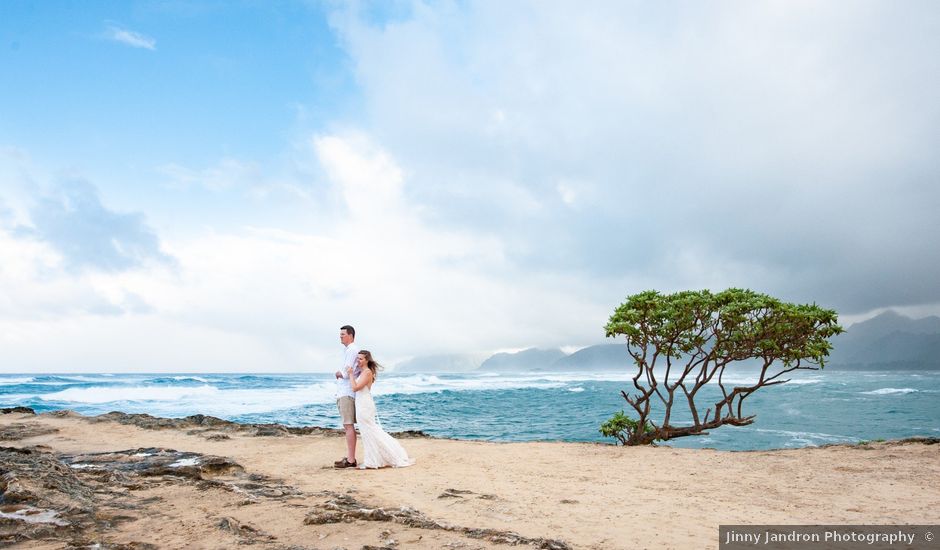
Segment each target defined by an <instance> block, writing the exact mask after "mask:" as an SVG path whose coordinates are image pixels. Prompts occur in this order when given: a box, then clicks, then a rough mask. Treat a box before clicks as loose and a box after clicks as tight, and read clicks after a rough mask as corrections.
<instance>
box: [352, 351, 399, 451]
mask: <svg viewBox="0 0 940 550" xmlns="http://www.w3.org/2000/svg"><path fill="white" fill-rule="evenodd" d="M357 361H358V362H359V370H360V371H361V372H360V374H359V378H356V379H355V380H353V370H352V368H351V367H350V368H348V369H347V371H348V372H349V379H350V380H352V389H353V391H355V392H356V421H357V422H358V424H359V435H360V436H361V437H362V460H360V461H359V468H360V469H362V468H383V467H385V466H393V467H395V468H404V467H405V466H411V465H412V464H414V463H415V461H414V459H411V458H409V457H408V453H407V452H406V451H405V449H404V447H402V446H401V444H400V443H398V442H397V441H395V439H393V438H392V436H390V435H388V434H387V433H385V430H383V429H382V426H381V425H380V424H379V421H378V420H377V419H376V418H375V401H373V400H372V391H371V390H372V384H373V383H375V376H376V374H377V373H378V370H379V368H381V367H380V365H379V364H378V363H376V362H375V360H374V359H372V353H370V352H368V351H366V350H362V351H360V352H359V355H358V357H357Z"/></svg>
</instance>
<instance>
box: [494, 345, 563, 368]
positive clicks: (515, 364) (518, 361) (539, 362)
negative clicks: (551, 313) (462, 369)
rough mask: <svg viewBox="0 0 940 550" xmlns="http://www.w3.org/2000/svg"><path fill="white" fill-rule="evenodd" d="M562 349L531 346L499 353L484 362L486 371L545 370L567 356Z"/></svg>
mask: <svg viewBox="0 0 940 550" xmlns="http://www.w3.org/2000/svg"><path fill="white" fill-rule="evenodd" d="M565 356H566V355H565V352H563V351H561V350H560V349H539V348H529V349H526V350H522V351H519V352H516V353H497V354H495V355H493V356H491V357H490V358H489V359H487V360H486V361H483V364H482V365H480V370H485V371H497V372H498V371H533V370H545V369H546V368H548V367H550V366H551V365H552V364H554V363H555V362H556V361H558V360H559V359H561V358H563V357H565Z"/></svg>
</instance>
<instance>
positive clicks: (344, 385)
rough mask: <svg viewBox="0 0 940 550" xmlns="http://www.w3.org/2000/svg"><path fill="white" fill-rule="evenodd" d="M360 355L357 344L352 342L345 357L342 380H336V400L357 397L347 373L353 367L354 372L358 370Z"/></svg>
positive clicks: (347, 347)
mask: <svg viewBox="0 0 940 550" xmlns="http://www.w3.org/2000/svg"><path fill="white" fill-rule="evenodd" d="M357 355H359V346H357V345H356V343H355V342H350V343H349V345H348V346H346V351H345V355H344V356H343V368H342V369H341V372H342V373H343V377H342V378H337V379H336V398H337V399H339V398H340V397H353V398H355V397H356V392H354V391H353V389H352V383H351V381H350V379H349V373H348V372H346V369H347V368H348V367H352V369H353V371H355V370H356V356H357Z"/></svg>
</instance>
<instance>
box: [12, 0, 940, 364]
mask: <svg viewBox="0 0 940 550" xmlns="http://www.w3.org/2000/svg"><path fill="white" fill-rule="evenodd" d="M937 52H940V5H938V4H937V3H936V2H934V1H932V0H927V1H916V0H912V1H907V2H889V1H878V2H871V1H864V0H861V1H854V2H809V1H806V2H804V1H791V0H787V1H756V2H755V1H744V0H741V1H727V2H711V3H705V2H691V1H690V2H652V3H650V2H629V1H622V0H615V1H609V2H607V1H601V0H598V1H594V2H586V3H585V2H573V1H552V0H538V1H536V0H531V1H529V0H512V1H507V2H503V1H495V0H489V1H479V2H477V1H469V0H461V1H451V2H447V1H442V2H425V1H401V2H395V1H390V2H355V1H350V2H326V1H324V2H317V1H299V0H297V1H271V2H263V1H257V0H254V1H248V0H244V1H238V0H235V1H225V2H223V1H215V0H195V1H182V0H165V1H152V0H147V1H145V0H129V1H127V2H110V1H95V0H90V1H87V2H72V1H65V0H47V1H43V2H38V1H24V0H5V1H3V2H0V373H2V372H9V373H14V372H81V371H84V372H135V371H136V372H174V371H175V372H315V371H330V370H334V369H335V365H336V363H337V362H338V361H339V360H340V358H341V351H342V349H341V345H340V343H339V338H338V333H339V327H340V326H342V325H344V324H352V325H353V326H355V327H356V329H357V331H358V333H357V343H358V344H359V345H360V346H361V347H362V348H365V349H370V350H371V351H373V354H374V355H375V356H376V358H377V359H379V361H380V362H384V363H386V364H388V365H391V366H394V365H395V364H396V363H398V362H401V361H404V360H407V359H408V358H410V357H414V356H421V355H430V354H443V353H475V354H478V353H490V352H495V351H507V350H510V351H511V350H520V349H524V348H528V347H534V346H537V347H565V349H569V350H570V349H577V348H579V347H583V346H587V345H592V344H597V343H603V342H604V330H603V326H604V324H605V323H606V321H607V319H608V317H609V316H610V314H611V313H612V312H613V310H614V308H615V307H616V306H617V305H619V304H620V303H622V302H623V301H624V299H625V298H626V297H627V296H629V295H631V294H634V293H637V292H641V291H644V290H648V289H656V290H660V291H663V292H673V291H678V290H685V289H706V288H707V289H712V290H716V291H719V290H723V289H725V288H729V287H743V288H750V289H753V290H756V291H759V292H764V293H767V294H770V295H773V296H775V297H778V298H781V299H783V300H786V301H791V302H798V303H817V304H819V305H821V306H824V307H827V308H832V309H835V310H836V311H838V312H839V314H840V319H841V320H842V321H843V324H845V325H850V324H851V323H852V322H856V321H859V320H863V319H866V318H868V317H871V316H873V315H875V314H877V313H879V312H881V311H884V310H886V309H895V310H897V311H900V312H902V313H905V314H908V315H911V316H915V317H921V316H925V315H932V314H938V313H940V277H938V273H940V246H938V245H937V236H940V215H938V214H937V213H938V212H940V160H938V158H940V157H938V151H940V101H938V99H937V97H938V90H940V55H937Z"/></svg>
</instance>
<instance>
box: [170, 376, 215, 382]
mask: <svg viewBox="0 0 940 550" xmlns="http://www.w3.org/2000/svg"><path fill="white" fill-rule="evenodd" d="M173 380H177V381H180V382H182V381H183V380H195V381H196V382H202V383H204V384H208V383H209V381H208V380H206V379H205V378H203V377H201V376H174V377H173Z"/></svg>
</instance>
